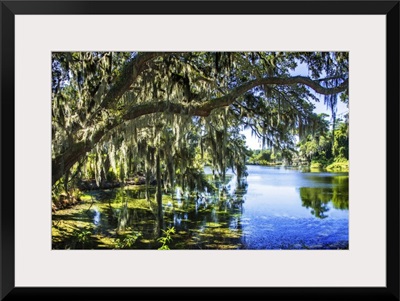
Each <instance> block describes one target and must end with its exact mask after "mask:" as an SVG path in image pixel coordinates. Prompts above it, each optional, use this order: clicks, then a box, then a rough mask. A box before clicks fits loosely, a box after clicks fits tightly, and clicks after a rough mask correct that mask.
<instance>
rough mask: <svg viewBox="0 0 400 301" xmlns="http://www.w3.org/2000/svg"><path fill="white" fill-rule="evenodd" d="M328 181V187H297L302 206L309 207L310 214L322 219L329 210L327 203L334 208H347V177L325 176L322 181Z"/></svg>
mask: <svg viewBox="0 0 400 301" xmlns="http://www.w3.org/2000/svg"><path fill="white" fill-rule="evenodd" d="M327 181H329V182H330V184H332V185H329V187H301V188H299V192H300V198H301V202H302V206H303V207H305V208H308V209H309V208H310V209H311V214H313V215H314V216H315V217H317V218H320V219H324V218H327V217H328V215H327V214H326V213H327V212H328V211H329V203H330V202H332V206H333V208H335V209H340V210H348V209H349V177H348V176H338V177H327V178H326V179H325V180H324V182H327Z"/></svg>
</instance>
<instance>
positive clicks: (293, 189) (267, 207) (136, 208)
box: [56, 165, 349, 250]
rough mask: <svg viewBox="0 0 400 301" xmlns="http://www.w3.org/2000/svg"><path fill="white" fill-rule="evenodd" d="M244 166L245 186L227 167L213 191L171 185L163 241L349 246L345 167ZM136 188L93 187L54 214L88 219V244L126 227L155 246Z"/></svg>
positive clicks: (173, 244) (142, 244)
mask: <svg viewBox="0 0 400 301" xmlns="http://www.w3.org/2000/svg"><path fill="white" fill-rule="evenodd" d="M206 172H207V170H206ZM247 172H248V176H247V185H246V186H245V187H244V188H243V189H237V187H236V179H235V177H234V175H233V174H229V178H230V181H229V183H227V184H226V186H225V187H226V189H224V190H222V191H221V190H220V191H219V192H218V193H215V194H210V193H207V192H204V193H199V194H198V195H195V196H193V195H192V196H189V195H187V194H186V195H185V193H182V192H181V191H180V190H179V189H177V190H176V191H175V193H174V194H173V195H172V196H167V197H166V198H164V200H163V203H164V208H163V210H164V227H165V228H166V227H172V226H173V227H174V228H175V234H174V235H173V236H172V241H170V242H169V244H168V245H169V247H170V248H171V249H246V250H252V249H348V247H349V211H348V208H349V199H348V173H328V172H302V171H300V170H298V169H295V168H287V167H266V166H254V165H250V166H248V169H247ZM221 187H222V185H220V188H221ZM142 189H143V188H140V187H139V186H138V187H132V188H129V189H126V188H125V190H122V189H117V190H110V191H108V192H104V191H103V192H101V191H98V192H93V200H95V202H94V203H93V204H92V205H91V206H90V207H89V208H87V207H88V206H87V205H86V207H85V209H84V210H83V208H82V209H81V211H80V212H75V213H73V214H72V213H71V214H70V215H64V216H62V215H59V216H58V217H57V218H59V219H65V220H68V219H69V220H71V221H76V220H82V221H86V222H87V223H88V224H90V227H89V228H88V229H90V231H91V235H92V236H91V237H92V238H93V239H94V240H95V242H94V241H93V242H92V243H91V244H86V246H87V247H90V248H102V247H109V246H107V245H106V244H103V243H102V241H104V239H106V238H107V239H108V241H117V238H118V237H120V235H121V233H127V231H128V232H129V231H132V233H136V234H138V233H140V235H139V236H138V238H137V240H136V241H135V243H132V244H130V245H129V248H136V249H157V248H158V247H160V243H159V242H158V241H157V239H156V238H157V222H156V221H155V214H154V211H153V212H152V211H151V210H150V209H149V207H148V203H147V201H145V199H144V198H145V195H144V192H143V190H142ZM121 191H122V193H121ZM70 216H73V218H71V217H70ZM89 234H90V233H89ZM61 247H63V246H61ZM61 247H60V248H61ZM125 247H126V246H125ZM56 248H57V247H56Z"/></svg>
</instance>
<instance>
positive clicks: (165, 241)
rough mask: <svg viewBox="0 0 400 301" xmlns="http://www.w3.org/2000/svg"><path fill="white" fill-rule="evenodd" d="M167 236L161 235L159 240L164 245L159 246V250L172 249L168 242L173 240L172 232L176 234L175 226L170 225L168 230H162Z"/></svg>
mask: <svg viewBox="0 0 400 301" xmlns="http://www.w3.org/2000/svg"><path fill="white" fill-rule="evenodd" d="M161 231H162V232H163V233H164V235H165V236H161V237H159V238H158V239H157V240H158V241H159V242H161V243H162V246H161V247H159V248H158V249H159V250H170V248H169V246H168V243H169V242H170V241H172V234H175V228H174V227H168V228H167V230H164V229H162V230H161Z"/></svg>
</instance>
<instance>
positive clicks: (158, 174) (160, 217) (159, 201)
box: [156, 148, 163, 227]
mask: <svg viewBox="0 0 400 301" xmlns="http://www.w3.org/2000/svg"><path fill="white" fill-rule="evenodd" d="M156 177H157V188H156V200H157V208H158V210H157V211H158V216H157V218H158V221H159V223H160V227H162V225H163V208H162V186H161V163H160V149H159V148H158V149H157V155H156Z"/></svg>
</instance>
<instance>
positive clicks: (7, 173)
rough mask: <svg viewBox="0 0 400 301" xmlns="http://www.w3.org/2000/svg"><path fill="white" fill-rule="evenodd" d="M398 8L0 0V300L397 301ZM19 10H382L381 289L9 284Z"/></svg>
mask: <svg viewBox="0 0 400 301" xmlns="http://www.w3.org/2000/svg"><path fill="white" fill-rule="evenodd" d="M399 7H400V5H399V1H1V7H0V10H1V11H0V15H1V66H0V68H1V163H0V164H1V165H0V166H1V186H0V187H1V300H21V299H22V300H25V299H28V298H29V299H33V298H39V300H47V299H55V298H58V297H62V298H66V299H69V300H139V299H160V300H163V299H169V298H173V299H175V300H190V299H192V298H194V297H196V298H200V299H204V300H205V299H210V298H212V299H224V298H226V299H240V300H356V299H360V300H399V188H398V187H399V99H400V98H399V82H400V81H399V57H400V55H399V36H400V34H399ZM18 14H33V15H35V14H41V15H56V14H286V15H287V14H290V15H292V14H293V15H296V14H313V15H315V14H317V15H318V14H320V15H324V14H326V15H328V14H329V15H332V14H333V15H335V14H343V15H363V14H365V15H377V14H378V15H385V16H386V51H387V65H386V67H387V79H386V80H387V82H386V89H387V99H386V103H387V112H386V117H387V119H386V120H387V124H386V128H387V132H386V138H387V140H386V141H387V145H386V147H387V149H386V154H387V158H386V175H387V181H386V188H387V191H386V196H387V199H386V210H387V212H386V213H387V215H386V216H387V231H386V233H387V237H386V242H387V245H386V252H387V254H386V255H387V265H386V271H387V272H386V280H387V283H386V287H351V288H349V287H279V288H278V287H276V288H260V287H251V288H248V287H235V288H230V287H229V288H228V287H168V288H166V287H140V288H126V287H121V288H115V287H113V288H100V287H57V288H55V287H15V282H14V277H15V255H14V254H15V238H14V227H15V209H14V201H15V199H14V198H15V191H14V187H15V182H14V181H15V179H14V163H15V146H14V139H15V137H14V126H15V124H14V123H15V118H14V114H15V109H14V105H15V103H14V102H15V91H14V89H15V80H14V78H15V62H14V55H15V46H14V40H15V35H14V29H15V23H14V20H15V15H18ZM366 264H368V263H366Z"/></svg>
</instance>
